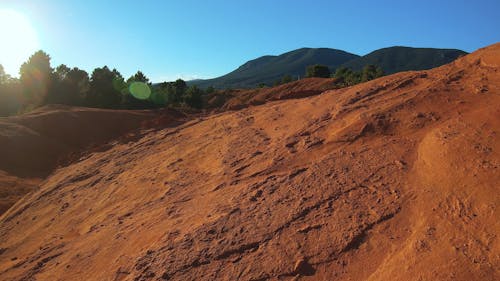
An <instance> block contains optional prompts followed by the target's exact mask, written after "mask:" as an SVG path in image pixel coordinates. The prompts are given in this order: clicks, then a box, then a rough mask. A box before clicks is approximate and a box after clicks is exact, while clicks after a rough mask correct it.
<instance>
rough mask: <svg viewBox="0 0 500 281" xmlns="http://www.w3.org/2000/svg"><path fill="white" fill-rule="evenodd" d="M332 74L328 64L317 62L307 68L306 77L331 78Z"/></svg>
mask: <svg viewBox="0 0 500 281" xmlns="http://www.w3.org/2000/svg"><path fill="white" fill-rule="evenodd" d="M330 75H331V73H330V69H329V68H328V66H326V65H321V64H315V65H310V66H308V67H307V68H306V77H322V78H329V77H330Z"/></svg>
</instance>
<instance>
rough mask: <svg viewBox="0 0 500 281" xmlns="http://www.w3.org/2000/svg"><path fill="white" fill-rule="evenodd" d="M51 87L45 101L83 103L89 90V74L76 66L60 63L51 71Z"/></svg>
mask: <svg viewBox="0 0 500 281" xmlns="http://www.w3.org/2000/svg"><path fill="white" fill-rule="evenodd" d="M51 80H52V87H51V90H50V91H49V93H48V94H47V97H46V100H45V103H59V104H67V105H83V100H84V99H85V96H86V95H87V92H88V90H89V75H88V73H87V72H86V71H84V70H81V69H79V68H77V67H74V68H72V69H71V68H69V67H68V66H66V65H64V64H61V65H59V66H58V67H56V69H55V71H54V72H53V73H52V79H51Z"/></svg>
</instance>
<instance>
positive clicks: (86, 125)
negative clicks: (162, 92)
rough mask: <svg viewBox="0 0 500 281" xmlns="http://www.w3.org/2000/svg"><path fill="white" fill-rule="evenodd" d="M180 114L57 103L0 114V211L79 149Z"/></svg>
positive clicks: (172, 119)
mask: <svg viewBox="0 0 500 281" xmlns="http://www.w3.org/2000/svg"><path fill="white" fill-rule="evenodd" d="M181 119H182V115H181V114H180V113H176V112H174V111H168V112H167V111H161V112H159V111H151V110H149V111H148V110H144V111H128V110H103V109H93V108H79V107H69V106H62V105H50V106H45V107H42V108H40V109H38V110H36V111H33V112H30V113H28V114H24V115H20V116H13V117H7V118H0V155H1V157H0V214H1V213H3V212H4V211H5V210H7V208H8V207H10V206H12V205H13V204H14V203H15V202H16V201H17V200H19V198H21V197H22V196H23V195H24V194H26V193H27V192H29V191H30V190H33V189H34V188H36V186H37V185H38V184H39V183H40V182H41V180H42V179H43V178H45V177H46V176H47V175H48V174H49V173H50V172H51V171H52V170H54V168H56V167H57V166H58V165H62V164H65V163H67V162H70V161H71V160H74V159H73V158H75V157H79V156H81V155H80V153H81V152H82V151H85V150H89V149H100V150H102V149H104V148H103V147H102V145H104V144H106V143H107V142H109V141H111V140H115V139H117V138H126V134H127V133H132V132H133V131H134V130H137V129H140V128H147V127H152V126H154V125H156V124H155V122H162V123H163V124H164V125H175V124H178V123H179V122H178V121H179V120H181ZM166 121H167V122H166ZM76 159H78V158H76Z"/></svg>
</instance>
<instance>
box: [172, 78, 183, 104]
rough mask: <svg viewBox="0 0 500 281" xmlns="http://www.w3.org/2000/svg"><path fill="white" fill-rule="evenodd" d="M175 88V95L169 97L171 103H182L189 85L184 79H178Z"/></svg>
mask: <svg viewBox="0 0 500 281" xmlns="http://www.w3.org/2000/svg"><path fill="white" fill-rule="evenodd" d="M172 86H173V95H172V96H171V97H169V99H170V101H172V102H173V103H180V102H181V101H182V97H183V96H184V94H185V93H186V89H187V84H186V82H185V81H184V80H182V79H177V80H175V82H173V84H172Z"/></svg>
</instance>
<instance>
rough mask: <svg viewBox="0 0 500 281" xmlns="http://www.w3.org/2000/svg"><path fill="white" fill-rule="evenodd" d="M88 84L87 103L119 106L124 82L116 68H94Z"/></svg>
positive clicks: (101, 105) (96, 105)
mask: <svg viewBox="0 0 500 281" xmlns="http://www.w3.org/2000/svg"><path fill="white" fill-rule="evenodd" d="M89 84H90V87H89V92H88V95H87V100H86V102H87V105H89V106H94V107H103V108H116V107H119V105H120V104H121V100H122V91H124V90H125V89H126V84H125V82H124V80H123V77H122V76H121V74H120V73H119V72H118V71H117V70H116V69H113V70H109V68H108V67H107V66H104V67H102V68H96V69H94V71H93V72H92V75H91V77H90V83H89Z"/></svg>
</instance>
